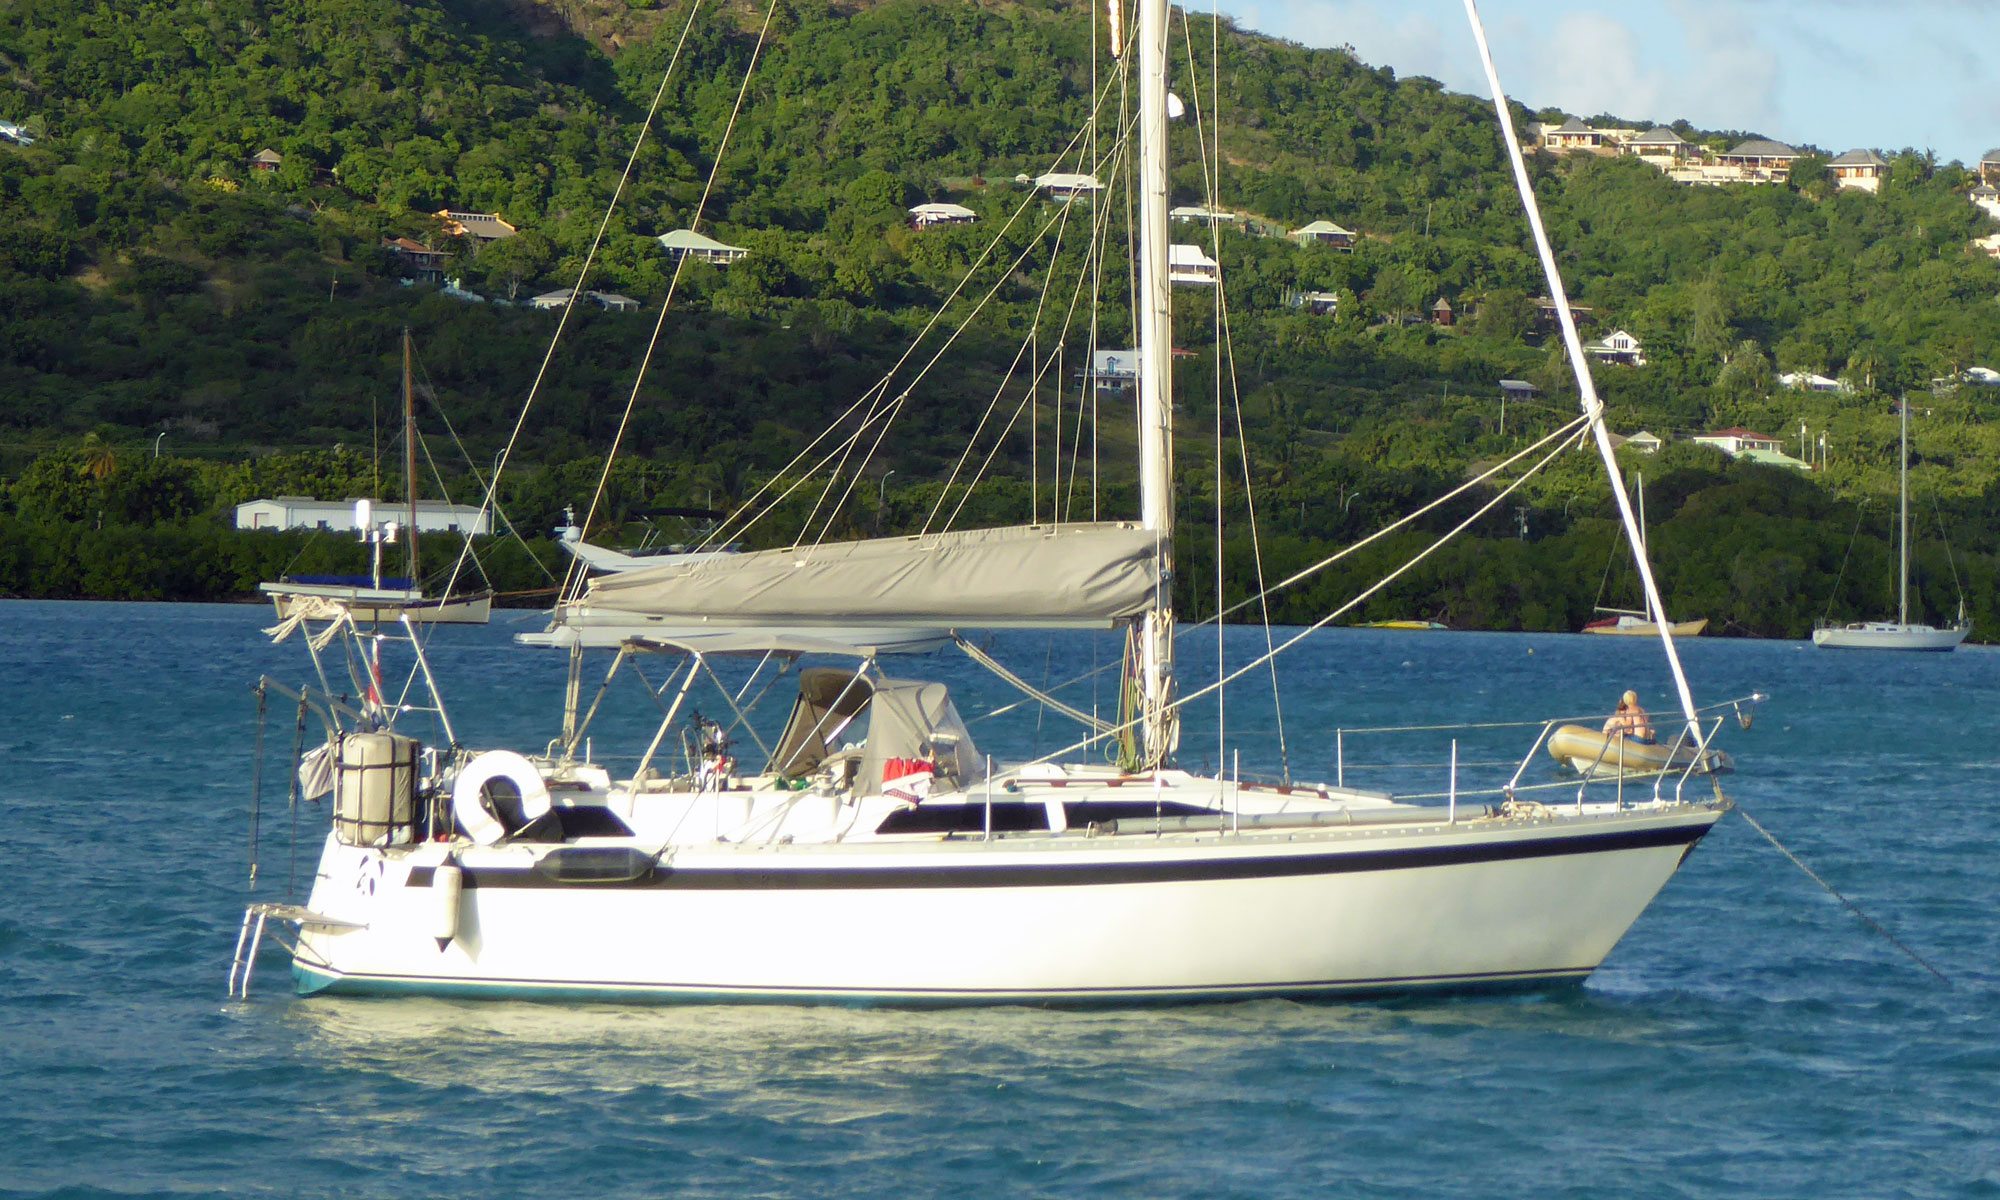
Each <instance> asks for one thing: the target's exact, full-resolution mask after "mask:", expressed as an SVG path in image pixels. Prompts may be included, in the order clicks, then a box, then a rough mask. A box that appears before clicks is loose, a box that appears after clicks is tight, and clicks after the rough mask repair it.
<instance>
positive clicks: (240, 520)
mask: <svg viewBox="0 0 2000 1200" xmlns="http://www.w3.org/2000/svg"><path fill="white" fill-rule="evenodd" d="M374 519H375V521H377V522H378V523H380V522H388V521H395V522H398V523H407V522H408V521H409V519H410V506H409V505H407V504H398V503H395V502H394V501H388V500H383V501H377V502H376V503H375V513H374ZM236 528H238V529H272V530H276V529H324V530H328V531H330V532H333V533H353V532H354V531H355V525H354V501H352V500H315V499H313V498H312V497H311V496H277V497H274V498H272V499H269V500H251V501H249V502H248V503H245V504H239V505H237V506H236ZM417 532H418V533H470V534H487V533H491V532H493V526H492V522H491V520H490V518H489V517H488V516H487V513H486V510H485V509H483V508H478V507H476V506H474V505H470V504H447V503H445V502H444V501H442V500H419V501H417Z"/></svg>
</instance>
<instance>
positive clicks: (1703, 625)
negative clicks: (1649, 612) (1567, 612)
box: [1583, 617, 1708, 638]
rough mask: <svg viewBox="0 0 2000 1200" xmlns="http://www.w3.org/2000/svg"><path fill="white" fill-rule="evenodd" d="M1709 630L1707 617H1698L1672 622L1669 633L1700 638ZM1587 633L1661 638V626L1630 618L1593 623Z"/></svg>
mask: <svg viewBox="0 0 2000 1200" xmlns="http://www.w3.org/2000/svg"><path fill="white" fill-rule="evenodd" d="M1707 628H1708V618H1707V617H1697V618H1695V619H1694V620H1692V621H1670V622H1668V623H1667V632H1668V633H1669V634H1671V635H1672V636H1674V637H1699V636H1701V631H1702V630H1704V629H1707ZM1583 631H1584V632H1585V633H1598V634H1609V635H1611V636H1613V637H1655V638H1656V637H1659V636H1660V626H1659V624H1658V623H1657V622H1653V621H1638V620H1631V619H1629V618H1619V619H1616V620H1605V621H1592V622H1591V623H1590V624H1588V625H1585V626H1584V627H1583Z"/></svg>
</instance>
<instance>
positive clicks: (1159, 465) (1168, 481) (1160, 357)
mask: <svg viewBox="0 0 2000 1200" xmlns="http://www.w3.org/2000/svg"><path fill="white" fill-rule="evenodd" d="M1167 29H1168V26H1167V0H1141V2H1140V5H1139V301H1138V303H1139V312H1138V314H1137V315H1138V325H1139V519H1140V524H1141V525H1142V526H1143V527H1144V528H1146V529H1148V530H1151V531H1152V532H1153V534H1154V535H1155V537H1156V538H1157V541H1156V543H1155V544H1156V546H1157V550H1156V554H1157V556H1158V561H1159V568H1160V570H1159V578H1160V584H1159V587H1160V591H1159V595H1158V596H1157V597H1156V599H1155V602H1154V606H1153V608H1152V610H1151V611H1149V612H1148V613H1147V614H1146V616H1145V620H1144V625H1143V626H1142V627H1141V630H1140V641H1141V645H1140V680H1139V683H1140V689H1141V693H1140V698H1141V703H1142V704H1143V712H1144V716H1145V726H1144V733H1145V749H1144V751H1143V754H1144V765H1146V766H1158V765H1159V764H1160V763H1161V762H1163V761H1164V760H1165V759H1166V757H1167V756H1168V755H1169V754H1170V753H1172V751H1173V744H1174V741H1175V725H1176V722H1177V720H1178V718H1177V716H1176V715H1175V713H1174V712H1173V710H1172V709H1170V708H1169V707H1168V703H1169V701H1170V699H1171V695H1170V693H1171V691H1172V687H1173V670H1174V666H1173V658H1174V611H1173V586H1174V585H1173V563H1174V553H1173V551H1174V496H1173V461H1174V431H1173V376H1172V370H1173V357H1172V338H1173V322H1172V305H1171V298H1170V294H1169V291H1168V287H1169V284H1168V281H1167V239H1168V230H1167V187H1168V180H1167Z"/></svg>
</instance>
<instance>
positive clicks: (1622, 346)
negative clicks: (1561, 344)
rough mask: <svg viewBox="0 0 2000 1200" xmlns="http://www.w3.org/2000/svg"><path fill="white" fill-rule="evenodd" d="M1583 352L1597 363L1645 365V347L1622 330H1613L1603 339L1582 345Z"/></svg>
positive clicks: (1627, 365)
mask: <svg viewBox="0 0 2000 1200" xmlns="http://www.w3.org/2000/svg"><path fill="white" fill-rule="evenodd" d="M1583 352H1584V353H1585V354H1588V355H1590V356H1591V357H1592V358H1594V359H1596V360H1598V361H1599V362H1608V363H1617V364H1619V365H1620V366H1626V367H1643V366H1645V365H1646V350H1645V347H1643V346H1641V345H1639V339H1638V338H1635V337H1633V336H1632V335H1631V334H1629V333H1627V332H1625V331H1624V330H1622V329H1617V330H1613V331H1612V332H1611V333H1609V334H1607V335H1605V336H1604V337H1601V338H1597V339H1596V340H1594V341H1588V342H1585V343H1584V344H1583Z"/></svg>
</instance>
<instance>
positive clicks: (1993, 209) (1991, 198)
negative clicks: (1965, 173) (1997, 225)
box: [1967, 183, 2000, 221]
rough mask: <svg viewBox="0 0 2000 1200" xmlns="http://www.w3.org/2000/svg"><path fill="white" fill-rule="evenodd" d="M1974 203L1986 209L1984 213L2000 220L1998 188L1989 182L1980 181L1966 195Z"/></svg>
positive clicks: (1999, 192) (1999, 193) (1999, 194)
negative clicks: (1980, 182)
mask: <svg viewBox="0 0 2000 1200" xmlns="http://www.w3.org/2000/svg"><path fill="white" fill-rule="evenodd" d="M1967 198H1968V199H1970V200H1971V201H1972V202H1973V203H1974V204H1977V205H1978V206H1979V207H1981V208H1983V209H1985V210H1986V215H1987V216H1989V217H1992V218H1993V219H1994V220H1996V221H2000V188H1996V187H1994V186H1993V185H1992V184H1990V183H1982V184H1980V185H1979V186H1978V187H1976V188H1973V189H1972V191H1971V193H1970V194H1969V195H1968V197H1967Z"/></svg>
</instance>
